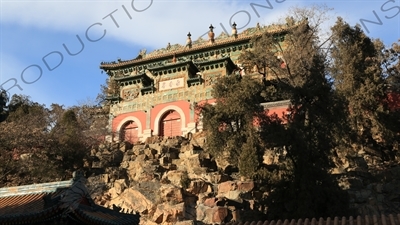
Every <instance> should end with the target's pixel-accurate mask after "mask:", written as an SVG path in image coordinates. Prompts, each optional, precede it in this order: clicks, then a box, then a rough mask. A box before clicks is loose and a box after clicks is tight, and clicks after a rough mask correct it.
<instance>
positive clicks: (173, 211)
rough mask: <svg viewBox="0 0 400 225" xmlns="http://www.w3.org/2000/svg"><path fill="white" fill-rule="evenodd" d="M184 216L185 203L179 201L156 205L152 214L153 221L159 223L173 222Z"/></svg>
mask: <svg viewBox="0 0 400 225" xmlns="http://www.w3.org/2000/svg"><path fill="white" fill-rule="evenodd" d="M184 218H185V204H184V203H180V204H176V205H171V204H169V203H163V204H159V205H157V208H156V211H155V212H154V214H153V221H154V222H156V223H158V224H160V223H162V224H166V223H175V222H177V221H179V220H183V219H184Z"/></svg>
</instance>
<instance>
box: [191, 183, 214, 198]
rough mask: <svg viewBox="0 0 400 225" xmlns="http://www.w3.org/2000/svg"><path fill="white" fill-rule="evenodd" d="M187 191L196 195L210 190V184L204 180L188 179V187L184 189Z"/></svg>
mask: <svg viewBox="0 0 400 225" xmlns="http://www.w3.org/2000/svg"><path fill="white" fill-rule="evenodd" d="M186 191H187V192H189V193H191V194H194V195H198V194H200V193H204V192H212V191H213V190H212V186H211V185H210V184H209V183H207V182H205V181H204V180H192V181H190V185H189V187H188V188H187V189H186Z"/></svg>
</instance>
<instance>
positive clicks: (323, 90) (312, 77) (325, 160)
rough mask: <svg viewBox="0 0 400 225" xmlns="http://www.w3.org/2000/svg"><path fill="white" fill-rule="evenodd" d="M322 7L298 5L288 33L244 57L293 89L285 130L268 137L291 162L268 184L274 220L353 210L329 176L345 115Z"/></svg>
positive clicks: (269, 37)
mask: <svg viewBox="0 0 400 225" xmlns="http://www.w3.org/2000/svg"><path fill="white" fill-rule="evenodd" d="M320 9H321V8H319V9H318V8H311V9H299V8H297V9H294V12H293V13H292V14H291V15H292V16H293V17H288V19H287V21H290V23H287V24H288V30H287V31H286V33H284V35H281V36H277V35H276V34H270V33H266V34H264V35H263V36H262V37H259V38H256V39H255V40H254V44H253V46H254V50H250V51H247V52H245V54H243V55H242V57H241V59H242V60H243V61H245V65H247V66H248V67H250V68H253V66H255V68H257V71H258V72H259V73H260V74H261V75H263V77H264V78H265V79H274V80H275V81H276V82H278V85H279V87H281V88H282V89H283V90H285V91H286V92H287V93H290V102H291V108H290V115H289V116H287V117H286V118H285V119H286V122H287V124H286V125H285V126H284V129H279V131H280V132H281V134H275V135H266V136H264V141H266V142H267V143H271V142H275V143H277V144H280V145H281V146H278V145H276V146H275V147H276V148H275V149H285V151H286V154H285V157H286V158H285V159H286V162H282V163H281V164H280V165H278V167H279V169H278V170H276V171H275V174H277V175H275V177H278V179H277V180H274V182H273V183H272V182H270V183H269V185H270V187H272V188H271V190H270V191H271V193H270V195H269V196H268V198H267V200H266V202H267V206H268V215H269V217H270V218H304V217H320V216H323V217H324V216H333V215H345V214H347V213H348V211H347V209H348V202H347V197H346V196H347V193H346V192H345V191H342V190H341V189H340V188H339V186H338V184H337V182H336V181H335V180H334V179H333V178H332V177H331V176H330V174H329V170H330V169H331V168H332V167H333V166H334V164H333V161H332V157H333V149H334V147H335V146H336V145H337V141H338V140H340V135H339V132H340V131H341V130H342V129H343V128H342V127H341V125H342V122H341V120H342V119H343V116H344V114H341V113H340V112H341V110H342V108H343V106H342V104H341V101H340V99H338V98H337V96H336V95H335V94H334V91H333V88H332V82H331V80H330V79H329V73H328V58H327V56H328V54H327V52H326V51H325V48H324V42H323V41H321V40H320V39H319V38H320V37H319V36H318V34H319V26H321V22H322V21H323V18H324V17H325V15H326V14H325V12H326V11H325V9H324V8H322V11H318V10H320ZM293 24H294V25H293ZM282 61H283V63H282ZM282 64H283V65H284V66H282ZM274 137H280V138H282V139H283V140H281V141H276V138H274Z"/></svg>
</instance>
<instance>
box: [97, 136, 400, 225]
mask: <svg viewBox="0 0 400 225" xmlns="http://www.w3.org/2000/svg"><path fill="white" fill-rule="evenodd" d="M204 141H205V139H204V135H203V134H202V133H199V134H195V135H193V137H192V138H191V139H190V140H188V139H185V138H183V137H177V138H165V139H163V138H160V137H151V138H149V139H148V140H146V142H145V143H143V144H136V145H134V146H133V145H130V144H123V143H113V144H108V145H102V146H100V147H101V148H99V150H97V151H96V150H93V151H92V156H93V157H94V158H95V159H96V160H94V162H95V163H94V164H93V165H92V167H94V168H97V169H98V170H99V172H98V175H94V176H92V177H90V178H89V183H90V185H89V187H91V190H92V197H93V199H94V200H95V201H96V203H97V204H101V205H103V206H105V207H110V208H112V207H120V208H121V209H122V210H125V211H128V212H131V211H136V212H139V213H140V214H141V216H142V217H141V224H182V225H185V224H194V222H199V223H203V224H223V223H227V222H232V221H241V220H242V218H243V217H245V216H246V215H247V216H248V215H249V214H250V213H251V212H252V211H253V210H256V209H257V207H259V205H258V201H259V200H260V199H261V198H262V197H263V196H265V195H267V194H268V193H265V192H264V191H263V190H261V189H259V188H257V184H256V183H255V182H254V181H251V180H243V179H240V177H239V176H237V175H236V174H234V173H232V171H234V170H232V168H235V166H234V165H230V164H229V163H228V161H227V160H223V159H222V160H218V161H214V160H213V158H212V157H211V156H210V155H209V154H208V153H207V152H205V151H204V150H203V148H202V147H203V144H204ZM284 154H285V152H284V151H282V152H276V151H275V150H274V151H272V150H270V151H266V152H265V155H264V164H266V165H268V166H273V165H276V164H278V163H279V162H280V159H281V157H282V156H284ZM334 160H335V164H336V168H334V169H333V170H332V171H331V173H332V174H333V175H334V176H336V177H337V179H338V181H339V184H340V186H341V187H342V188H343V189H345V190H347V191H348V193H349V196H350V202H351V206H352V207H353V208H354V209H355V211H356V212H357V213H358V214H370V215H371V214H382V213H385V214H387V213H396V212H395V211H394V210H395V209H400V191H399V190H400V167H399V166H396V165H385V166H384V165H383V164H382V161H381V159H380V158H379V155H378V154H377V153H376V152H375V153H373V154H371V153H370V152H367V151H353V152H345V151H337V157H336V158H335V159H334ZM377 166H380V167H379V168H377ZM374 171H375V172H374ZM376 171H380V172H376ZM235 175H236V176H235Z"/></svg>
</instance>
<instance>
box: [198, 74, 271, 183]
mask: <svg viewBox="0 0 400 225" xmlns="http://www.w3.org/2000/svg"><path fill="white" fill-rule="evenodd" d="M213 88H214V89H213V96H214V97H215V98H216V99H217V100H216V104H215V105H211V104H205V105H202V106H200V112H201V113H202V115H203V127H204V129H205V130H206V131H207V133H206V134H207V142H206V148H207V150H208V151H209V152H210V153H212V154H213V155H214V156H216V157H222V156H224V155H225V156H226V157H227V159H228V161H229V162H230V163H231V164H232V165H238V166H239V172H240V173H241V174H242V175H244V176H247V177H253V176H254V175H256V171H257V169H258V168H259V166H260V164H261V161H260V155H262V146H261V143H260V140H259V139H258V137H257V136H256V134H257V131H256V128H255V127H254V124H255V118H259V119H258V122H259V123H262V122H263V119H262V118H263V117H264V116H265V112H264V109H263V107H262V106H261V105H260V103H261V102H263V98H262V97H261V92H262V91H263V85H262V83H261V82H260V81H259V80H255V79H251V78H250V77H243V78H242V77H240V76H236V75H230V76H225V77H221V78H219V79H218V82H217V84H216V85H215V86H214V87H213ZM241 159H246V160H247V162H244V161H243V160H241Z"/></svg>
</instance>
